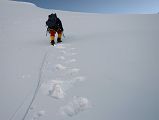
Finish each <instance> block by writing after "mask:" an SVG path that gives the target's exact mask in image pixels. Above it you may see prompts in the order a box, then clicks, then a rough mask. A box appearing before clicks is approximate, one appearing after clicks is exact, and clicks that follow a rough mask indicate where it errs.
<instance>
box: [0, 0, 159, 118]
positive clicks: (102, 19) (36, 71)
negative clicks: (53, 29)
mask: <svg viewBox="0 0 159 120" xmlns="http://www.w3.org/2000/svg"><path fill="white" fill-rule="evenodd" d="M0 11H1V12H0V58H1V59H0V119H1V120H22V119H23V120H24V119H25V120H37V119H38V120H43V119H44V120H52V119H55V120H70V119H73V120H97V119H102V120H107V119H108V120H150V119H151V120H158V119H159V102H158V101H159V88H158V85H159V82H158V80H159V74H158V72H159V62H158V61H159V48H158V45H159V41H158V38H159V34H158V32H159V26H158V21H159V16H158V15H157V14H156V15H104V14H85V13H73V12H64V11H55V10H45V9H40V8H38V7H36V6H35V5H33V4H30V3H19V2H13V1H7V0H1V1H0ZM52 12H56V13H57V15H58V16H59V18H60V19H61V20H62V22H63V25H64V30H65V31H64V33H65V36H66V38H64V39H63V43H62V44H60V45H57V46H55V47H52V46H50V44H49V36H47V37H46V35H45V34H46V33H45V32H46V28H45V21H46V19H47V15H48V14H50V13H52ZM34 95H35V96H34ZM29 105H31V106H30V107H29ZM27 110H28V111H27ZM25 115H26V116H25Z"/></svg>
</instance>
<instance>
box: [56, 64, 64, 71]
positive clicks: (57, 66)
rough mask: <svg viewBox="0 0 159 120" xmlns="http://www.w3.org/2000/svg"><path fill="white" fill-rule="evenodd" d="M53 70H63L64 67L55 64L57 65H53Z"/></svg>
mask: <svg viewBox="0 0 159 120" xmlns="http://www.w3.org/2000/svg"><path fill="white" fill-rule="evenodd" d="M55 69H56V70H65V69H66V67H65V66H63V65H61V64H57V65H55Z"/></svg>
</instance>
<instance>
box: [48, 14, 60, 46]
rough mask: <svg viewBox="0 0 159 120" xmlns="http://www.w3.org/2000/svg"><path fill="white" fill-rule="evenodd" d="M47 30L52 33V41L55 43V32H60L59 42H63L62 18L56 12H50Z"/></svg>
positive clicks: (52, 43)
mask: <svg viewBox="0 0 159 120" xmlns="http://www.w3.org/2000/svg"><path fill="white" fill-rule="evenodd" d="M46 26H47V27H48V28H47V31H48V32H49V33H50V43H51V45H53V46H54V45H55V34H56V33H57V34H58V38H57V43H60V42H62V40H61V39H62V34H63V26H62V22H61V20H60V19H59V18H58V17H57V15H56V13H55V14H53V13H52V14H50V15H49V16H48V20H47V21H46Z"/></svg>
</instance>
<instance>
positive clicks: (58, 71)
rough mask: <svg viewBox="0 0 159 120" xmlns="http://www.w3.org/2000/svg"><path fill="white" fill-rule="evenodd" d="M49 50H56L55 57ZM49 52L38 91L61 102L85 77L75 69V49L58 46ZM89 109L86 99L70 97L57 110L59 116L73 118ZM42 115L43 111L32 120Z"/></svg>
mask: <svg viewBox="0 0 159 120" xmlns="http://www.w3.org/2000/svg"><path fill="white" fill-rule="evenodd" d="M51 50H56V53H57V55H56V54H55V55H54V54H52V52H51ZM51 50H50V51H49V54H48V55H47V58H46V61H45V65H44V68H43V72H42V79H43V83H42V85H41V88H40V89H41V91H42V92H43V94H45V95H46V96H49V97H51V98H52V99H57V100H61V99H65V96H67V91H68V90H69V89H72V88H73V86H74V84H75V83H78V82H83V81H84V80H85V77H84V76H81V75H80V69H79V68H78V67H77V66H78V60H77V59H76V55H78V53H77V49H76V48H72V47H71V45H69V44H59V45H56V46H55V47H54V48H51ZM53 53H55V52H53ZM90 107H91V105H90V102H89V100H88V99H87V98H85V97H81V96H75V95H72V97H71V98H70V101H69V102H68V103H67V104H66V105H64V106H61V107H60V108H59V114H60V115H64V116H68V117H73V116H75V115H77V114H78V113H80V112H82V111H84V110H86V109H88V108H90ZM43 115H45V111H44V110H41V111H38V112H36V114H35V115H34V116H33V118H32V120H37V119H39V118H40V117H42V116H43Z"/></svg>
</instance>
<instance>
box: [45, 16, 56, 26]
mask: <svg viewBox="0 0 159 120" xmlns="http://www.w3.org/2000/svg"><path fill="white" fill-rule="evenodd" d="M56 21H57V15H56V13H55V14H53V13H52V14H50V15H49V16H48V20H47V21H46V25H47V26H48V28H53V27H54V26H55V25H56Z"/></svg>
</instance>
